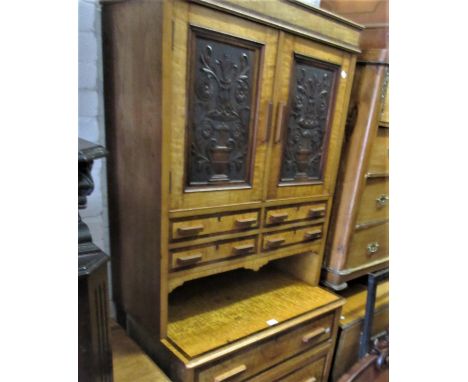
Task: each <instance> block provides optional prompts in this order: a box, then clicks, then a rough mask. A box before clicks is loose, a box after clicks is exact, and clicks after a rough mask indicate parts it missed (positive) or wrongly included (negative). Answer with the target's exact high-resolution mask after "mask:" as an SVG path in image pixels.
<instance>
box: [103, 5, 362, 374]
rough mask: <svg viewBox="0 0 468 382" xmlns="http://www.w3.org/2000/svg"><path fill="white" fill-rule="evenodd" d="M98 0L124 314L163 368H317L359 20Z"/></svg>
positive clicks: (328, 329)
mask: <svg viewBox="0 0 468 382" xmlns="http://www.w3.org/2000/svg"><path fill="white" fill-rule="evenodd" d="M103 4H104V7H103V31H104V38H103V42H104V48H105V50H104V53H105V63H104V64H105V72H104V77H105V85H106V124H107V133H106V135H107V141H108V147H109V151H110V152H111V153H112V155H111V157H110V158H109V161H108V169H109V181H108V182H109V199H110V202H109V207H110V212H109V213H110V225H111V246H112V256H113V287H114V289H113V292H114V293H113V297H114V302H115V305H116V309H117V312H118V316H119V321H120V322H121V323H122V324H126V325H127V330H128V331H129V333H130V334H131V335H132V337H133V338H135V339H136V340H137V341H138V342H139V343H140V345H141V346H142V347H143V348H144V349H145V350H146V351H147V352H148V353H149V354H150V355H151V356H152V357H153V358H154V359H156V360H157V361H158V363H159V364H160V365H161V366H162V367H163V368H164V370H165V371H166V372H167V373H168V375H170V377H171V379H172V380H173V381H215V382H221V381H225V380H229V381H244V380H258V381H261V380H264V381H267V380H268V381H270V380H275V378H276V380H284V379H283V378H286V380H296V379H297V378H302V377H303V376H309V377H310V378H315V380H317V381H319V380H326V379H327V376H328V371H329V367H330V362H331V354H332V351H333V346H334V341H335V338H336V329H337V322H338V321H337V320H338V317H339V311H340V309H341V306H342V304H343V300H342V299H341V298H340V297H339V296H336V295H334V294H332V293H330V292H327V291H325V290H324V289H321V288H320V287H318V281H319V277H320V269H321V263H322V260H323V251H324V246H325V241H326V232H327V229H328V225H329V217H330V211H331V201H332V196H333V193H334V189H335V181H336V173H337V169H338V164H339V156H340V151H341V144H342V140H343V133H344V124H345V120H346V110H347V107H348V101H349V96H350V92H351V87H352V80H353V76H354V67H355V62H356V54H357V53H358V52H359V49H358V42H359V35H360V30H361V27H360V26H359V25H357V24H354V23H352V22H349V21H347V20H344V19H341V18H339V17H337V16H335V15H333V14H330V13H328V12H325V11H322V10H320V9H317V8H313V7H309V6H307V5H305V4H303V3H301V2H298V1H290V0H278V1H255V2H252V1H217V0H197V1H182V0H179V1H177V0H174V1H172V0H171V1H169V0H168V1H143V0H142V1H137V0H134V1H131V0H130V1H115V2H114V1H106V2H103ZM306 355H307V356H306ZM295 373H296V374H295ZM271 378H273V379H271ZM288 378H289V379H288ZM304 379H305V377H304Z"/></svg>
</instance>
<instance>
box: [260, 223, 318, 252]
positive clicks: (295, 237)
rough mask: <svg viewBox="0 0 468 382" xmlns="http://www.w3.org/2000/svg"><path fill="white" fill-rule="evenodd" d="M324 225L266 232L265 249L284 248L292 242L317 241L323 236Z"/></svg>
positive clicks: (264, 237) (263, 245)
mask: <svg viewBox="0 0 468 382" xmlns="http://www.w3.org/2000/svg"><path fill="white" fill-rule="evenodd" d="M322 235H323V232H322V225H321V224H319V225H314V226H310V227H305V228H294V229H288V230H285V231H280V232H274V233H266V234H264V236H263V244H262V248H263V250H264V251H268V250H273V249H277V248H282V247H285V246H288V245H292V244H300V243H309V242H310V243H312V242H317V241H319V240H320V239H321V238H322Z"/></svg>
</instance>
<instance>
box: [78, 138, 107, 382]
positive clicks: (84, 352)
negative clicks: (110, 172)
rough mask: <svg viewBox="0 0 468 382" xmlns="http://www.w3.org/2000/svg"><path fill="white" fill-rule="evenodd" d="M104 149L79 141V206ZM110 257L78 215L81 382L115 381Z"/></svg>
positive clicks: (79, 365)
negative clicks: (108, 264)
mask: <svg viewBox="0 0 468 382" xmlns="http://www.w3.org/2000/svg"><path fill="white" fill-rule="evenodd" d="M105 154H106V151H105V149H104V148H103V147H102V146H99V145H95V144H93V143H91V142H88V141H85V140H83V139H79V141H78V207H79V209H84V208H86V197H87V196H88V195H90V194H91V192H92V191H93V189H94V182H93V178H92V176H91V169H92V166H93V161H94V160H95V159H98V158H102V157H103V156H105ZM107 261H108V256H107V255H106V254H105V253H104V252H102V251H101V250H100V249H99V248H98V247H97V246H96V245H95V244H94V243H93V242H92V236H91V233H90V231H89V229H88V226H87V225H86V223H85V222H83V221H82V220H81V217H80V215H79V214H78V380H79V381H80V382H94V381H96V382H98V381H99V382H112V380H113V379H112V351H111V347H110V342H109V327H108V301H109V298H108V287H107Z"/></svg>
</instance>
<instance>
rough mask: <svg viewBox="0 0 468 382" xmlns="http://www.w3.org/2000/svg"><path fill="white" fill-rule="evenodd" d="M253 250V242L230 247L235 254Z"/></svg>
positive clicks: (244, 253) (243, 253)
mask: <svg viewBox="0 0 468 382" xmlns="http://www.w3.org/2000/svg"><path fill="white" fill-rule="evenodd" d="M253 250H254V245H253V244H245V245H237V246H235V247H233V248H232V251H233V252H234V254H235V255H246V254H247V253H251V252H252V251H253Z"/></svg>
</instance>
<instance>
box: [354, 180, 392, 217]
mask: <svg viewBox="0 0 468 382" xmlns="http://www.w3.org/2000/svg"><path fill="white" fill-rule="evenodd" d="M389 202H390V199H389V195H388V178H384V179H382V178H376V179H367V182H366V185H365V188H364V191H363V193H362V197H361V203H360V205H359V211H358V216H357V222H358V223H363V222H367V221H372V220H383V219H387V218H388V209H389Z"/></svg>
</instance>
